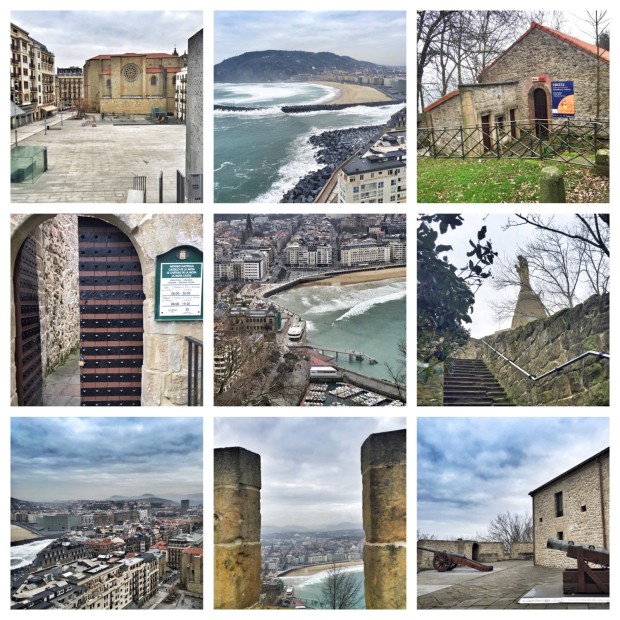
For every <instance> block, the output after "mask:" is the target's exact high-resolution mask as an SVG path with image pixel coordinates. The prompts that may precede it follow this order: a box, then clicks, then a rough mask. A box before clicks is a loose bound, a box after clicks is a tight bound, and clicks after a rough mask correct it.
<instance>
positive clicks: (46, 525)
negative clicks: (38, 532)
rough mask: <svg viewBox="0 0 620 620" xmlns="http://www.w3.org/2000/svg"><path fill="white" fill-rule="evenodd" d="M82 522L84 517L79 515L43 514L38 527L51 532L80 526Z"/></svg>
mask: <svg viewBox="0 0 620 620" xmlns="http://www.w3.org/2000/svg"><path fill="white" fill-rule="evenodd" d="M81 523H82V517H80V516H79V515H70V514H56V515H41V516H40V517H39V518H38V520H37V527H38V528H40V529H42V530H48V531H50V532H67V531H69V530H72V529H74V528H76V527H79V526H80V525H81Z"/></svg>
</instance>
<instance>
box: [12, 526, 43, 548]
mask: <svg viewBox="0 0 620 620" xmlns="http://www.w3.org/2000/svg"><path fill="white" fill-rule="evenodd" d="M37 538H41V537H40V536H39V535H37V534H33V533H32V532H31V531H30V530H27V529H25V528H23V527H20V526H19V525H13V524H11V543H15V542H22V541H24V540H36V539H37Z"/></svg>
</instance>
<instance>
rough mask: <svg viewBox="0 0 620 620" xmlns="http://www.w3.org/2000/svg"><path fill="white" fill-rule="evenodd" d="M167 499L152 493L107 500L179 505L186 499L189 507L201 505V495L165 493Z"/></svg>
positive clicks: (114, 496)
mask: <svg viewBox="0 0 620 620" xmlns="http://www.w3.org/2000/svg"><path fill="white" fill-rule="evenodd" d="M166 495H167V496H168V497H167V498H163V497H158V496H157V495H153V494H152V493H144V494H142V495H139V496H138V495H133V496H131V497H127V496H125V495H112V496H111V497H109V498H108V499H109V500H110V501H113V502H124V501H140V500H143V501H149V502H163V503H173V504H180V503H181V500H182V499H188V500H189V505H190V506H196V505H197V504H202V493H186V494H179V493H166Z"/></svg>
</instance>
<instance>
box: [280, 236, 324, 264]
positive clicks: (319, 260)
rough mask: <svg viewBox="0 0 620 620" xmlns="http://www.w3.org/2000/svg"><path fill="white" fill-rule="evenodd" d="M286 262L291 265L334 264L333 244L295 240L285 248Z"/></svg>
mask: <svg viewBox="0 0 620 620" xmlns="http://www.w3.org/2000/svg"><path fill="white" fill-rule="evenodd" d="M284 253H285V264H287V265H290V266H291V267H329V266H331V264H332V254H333V250H332V246H331V244H328V243H325V244H320V245H319V244H315V243H309V244H306V243H304V242H299V241H293V242H291V243H289V244H288V245H287V246H286V248H284Z"/></svg>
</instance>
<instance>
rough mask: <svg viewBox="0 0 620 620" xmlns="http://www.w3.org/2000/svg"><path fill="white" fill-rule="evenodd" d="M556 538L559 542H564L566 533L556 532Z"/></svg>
mask: <svg viewBox="0 0 620 620" xmlns="http://www.w3.org/2000/svg"><path fill="white" fill-rule="evenodd" d="M555 537H556V538H557V539H558V540H564V532H556V535H555Z"/></svg>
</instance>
